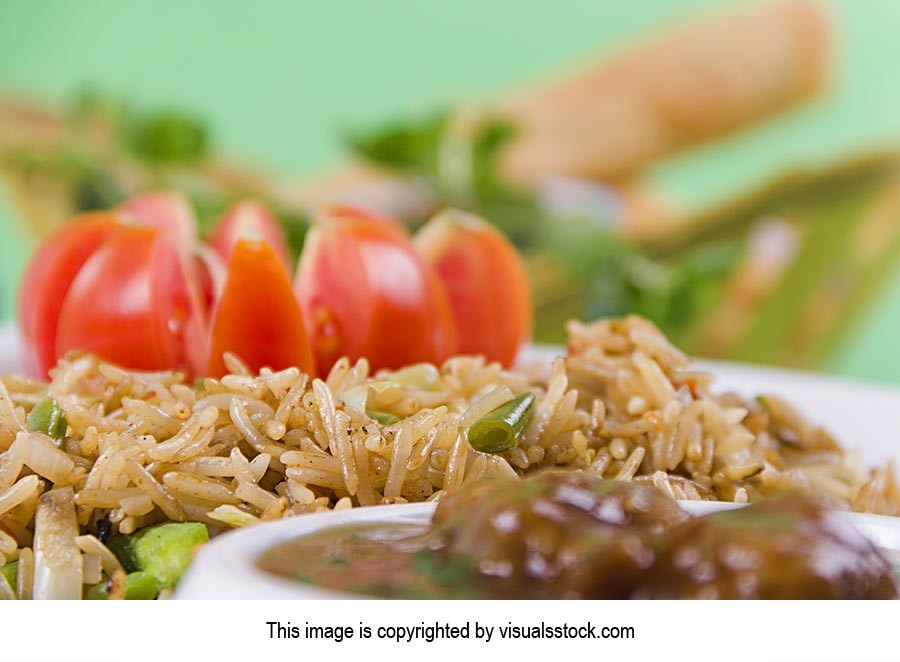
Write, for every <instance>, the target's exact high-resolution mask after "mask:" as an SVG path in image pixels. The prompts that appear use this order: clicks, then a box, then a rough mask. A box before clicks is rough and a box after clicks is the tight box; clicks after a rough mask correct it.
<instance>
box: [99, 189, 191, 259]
mask: <svg viewBox="0 0 900 662" xmlns="http://www.w3.org/2000/svg"><path fill="white" fill-rule="evenodd" d="M117 209H118V212H119V214H120V215H121V216H122V218H123V219H124V220H125V221H126V222H130V223H133V224H134V225H143V226H146V227H150V228H158V229H160V230H163V231H165V232H170V233H171V234H172V238H173V239H174V241H175V242H176V243H177V245H178V246H180V247H183V248H184V249H185V250H188V249H190V248H191V247H192V246H193V245H194V244H195V243H196V242H197V219H196V217H195V216H194V210H193V209H191V205H190V204H189V203H188V201H187V200H186V199H185V197H184V196H182V195H181V194H179V193H174V192H172V191H149V192H147V193H139V194H138V195H135V196H132V197H131V198H129V199H128V200H126V201H125V202H123V203H122V204H121V205H119V206H118V208H117Z"/></svg>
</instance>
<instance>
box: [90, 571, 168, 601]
mask: <svg viewBox="0 0 900 662" xmlns="http://www.w3.org/2000/svg"><path fill="white" fill-rule="evenodd" d="M160 588H161V587H160V584H159V580H157V579H156V577H154V576H153V575H152V574H151V573H149V572H131V573H128V575H127V576H126V577H125V599H126V600H155V599H156V598H157V596H158V595H159V590H160ZM84 599H85V600H108V599H109V582H108V581H105V582H101V583H99V584H93V585H91V586H88V587H87V590H85V592H84Z"/></svg>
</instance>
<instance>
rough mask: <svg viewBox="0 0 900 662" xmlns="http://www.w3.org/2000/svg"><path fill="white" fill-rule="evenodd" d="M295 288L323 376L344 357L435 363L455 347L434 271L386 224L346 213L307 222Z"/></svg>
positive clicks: (388, 363)
mask: <svg viewBox="0 0 900 662" xmlns="http://www.w3.org/2000/svg"><path fill="white" fill-rule="evenodd" d="M295 288H296V291H297V296H298V297H299V299H300V305H301V307H302V309H303V314H304V317H305V318H306V321H307V324H308V328H309V332H310V340H311V341H312V344H313V352H314V354H315V356H316V361H317V367H318V369H319V372H320V373H322V374H324V373H326V372H327V371H328V370H329V369H330V368H331V366H332V365H333V364H334V362H335V361H336V360H337V359H339V358H340V357H342V356H347V357H349V358H350V359H351V360H356V359H358V358H361V357H366V358H367V359H368V360H369V363H370V365H371V367H372V369H375V370H377V369H379V368H398V367H401V366H403V365H407V364H410V363H416V362H420V361H429V362H433V363H439V362H440V361H442V360H444V359H445V358H447V357H448V356H450V355H451V354H452V353H453V352H454V351H455V350H456V333H455V327H454V323H453V317H452V313H451V311H450V305H449V302H448V300H447V295H446V293H445V292H444V288H443V286H442V285H441V282H440V280H439V278H438V277H437V274H435V273H434V271H432V270H431V269H430V268H429V267H428V266H427V265H426V264H425V263H424V261H423V260H422V258H421V257H419V256H418V255H417V254H416V253H415V251H414V250H413V246H412V243H411V242H410V240H409V239H408V238H406V237H405V236H404V235H402V234H401V233H399V232H397V230H396V228H395V227H392V226H391V225H389V224H384V223H380V222H376V221H372V220H369V219H362V218H348V219H344V220H339V221H332V222H330V223H329V222H326V223H321V224H320V225H318V226H316V227H314V228H312V229H311V230H310V232H309V234H308V235H307V239H306V245H305V246H304V249H303V254H302V255H301V257H300V264H299V267H298V272H297V278H296V281H295Z"/></svg>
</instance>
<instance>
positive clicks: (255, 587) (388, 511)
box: [0, 325, 900, 599]
mask: <svg viewBox="0 0 900 662" xmlns="http://www.w3.org/2000/svg"><path fill="white" fill-rule="evenodd" d="M20 347H21V341H20V339H19V337H18V335H17V334H16V332H15V330H14V328H13V327H12V326H11V325H4V326H0V373H3V372H11V371H19V370H21V369H22V362H21V354H20ZM558 352H559V350H558V349H557V348H552V347H535V348H532V349H530V350H529V351H528V352H526V355H525V357H524V360H526V361H535V360H537V361H549V360H550V359H552V357H553V356H555V355H557V354H558ZM695 366H696V367H697V368H699V369H702V370H707V371H709V372H712V373H713V374H715V376H716V381H715V384H716V387H717V389H718V390H720V391H734V392H737V393H739V394H740V395H742V396H745V397H753V396H755V395H758V394H760V393H767V394H772V395H779V396H782V397H784V398H786V399H787V400H789V401H790V402H791V403H793V404H794V405H795V406H796V407H797V408H798V409H799V410H800V411H801V412H802V413H803V414H805V415H806V416H807V417H808V418H809V419H810V420H811V421H814V422H817V423H820V424H822V425H824V426H825V427H826V428H828V430H829V431H831V432H832V433H833V434H834V435H835V437H836V438H837V439H838V441H839V442H840V443H841V445H842V446H843V447H844V448H848V449H856V450H858V451H859V453H860V455H861V456H862V458H863V460H864V462H865V463H866V464H867V465H870V466H873V465H876V464H883V463H885V462H887V461H888V460H891V459H895V458H900V389H895V388H891V387H887V386H877V385H871V384H865V383H861V382H852V381H847V380H841V379H836V378H833V377H828V376H825V375H818V374H814V373H806V372H800V371H795V370H785V369H782V368H769V367H761V366H752V365H743V364H735V363H726V362H720V361H697V362H696V364H695ZM723 506H724V507H730V504H712V503H705V504H696V503H688V504H685V507H686V509H687V510H689V511H690V512H692V513H694V514H698V515H699V514H704V513H706V512H709V511H710V510H711V509H716V508H721V507H723ZM432 512H433V506H432V505H431V504H412V505H405V506H377V507H372V508H361V509H357V510H352V511H347V512H342V513H324V514H321V515H307V516H304V517H297V518H292V519H286V520H280V521H277V522H271V523H266V524H260V525H258V526H254V527H251V528H249V529H244V530H240V531H234V532H231V533H227V534H224V535H222V536H219V537H218V538H216V540H215V541H213V542H212V543H210V544H209V545H206V546H205V547H204V548H203V550H201V552H200V553H199V555H198V557H197V559H196V560H195V561H194V562H193V563H192V564H191V568H190V569H189V570H188V573H187V574H186V575H185V577H184V578H183V579H182V581H181V583H180V585H179V587H178V591H177V593H176V597H179V598H262V599H268V598H320V597H335V595H334V594H333V593H330V592H328V591H325V590H322V589H317V588H315V587H312V586H307V585H303V584H299V583H297V582H292V581H289V580H286V579H281V578H279V577H276V576H273V575H270V574H268V573H264V572H262V571H261V570H258V569H257V568H256V567H255V565H254V561H255V559H256V558H257V557H258V556H259V555H260V554H261V553H262V552H264V551H265V550H267V549H269V548H270V547H272V546H273V545H275V544H277V543H279V542H283V541H286V540H290V539H292V538H295V537H297V536H299V535H304V534H308V533H313V532H316V531H320V530H322V529H324V528H330V527H335V526H344V525H348V524H368V523H389V522H410V523H426V522H427V521H428V520H429V518H430V517H431V513H432ZM846 516H847V517H850V518H851V519H852V520H853V522H854V524H856V525H857V527H859V528H860V529H861V530H863V532H864V533H866V534H867V535H868V536H869V537H870V538H871V539H872V540H873V542H875V543H876V544H878V545H879V546H882V547H884V548H886V549H890V550H895V551H897V552H900V518H893V517H880V516H877V515H860V514H846ZM345 597H349V596H345Z"/></svg>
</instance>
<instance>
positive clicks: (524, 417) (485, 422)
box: [469, 391, 534, 453]
mask: <svg viewBox="0 0 900 662" xmlns="http://www.w3.org/2000/svg"><path fill="white" fill-rule="evenodd" d="M533 415H534V393H531V392H530V391H529V392H528V393H522V394H521V395H517V396H516V397H515V398H513V399H512V400H510V401H509V402H507V403H506V404H505V405H501V406H499V407H497V408H496V409H495V410H493V411H492V412H489V413H487V414H485V415H484V416H482V417H481V418H479V419H478V420H477V421H475V422H474V423H472V425H471V426H470V427H469V445H470V446H471V447H472V448H474V449H475V450H477V451H481V452H482V453H502V452H504V451H508V450H512V449H513V448H515V447H516V446H518V445H519V441H520V440H521V439H522V434H523V433H524V432H525V428H527V427H528V423H529V422H530V421H531V417H532V416H533Z"/></svg>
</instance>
